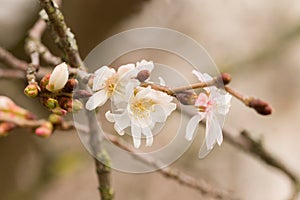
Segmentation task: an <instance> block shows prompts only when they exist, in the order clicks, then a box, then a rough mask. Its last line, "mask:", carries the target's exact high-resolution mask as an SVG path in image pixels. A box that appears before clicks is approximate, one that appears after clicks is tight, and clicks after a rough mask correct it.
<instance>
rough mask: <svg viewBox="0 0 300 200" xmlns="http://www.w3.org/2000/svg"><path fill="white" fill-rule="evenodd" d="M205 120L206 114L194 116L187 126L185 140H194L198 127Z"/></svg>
mask: <svg viewBox="0 0 300 200" xmlns="http://www.w3.org/2000/svg"><path fill="white" fill-rule="evenodd" d="M203 118H204V114H200V113H199V114H197V115H195V116H193V117H192V118H191V119H190V121H189V122H188V124H187V126H186V132H185V138H186V139H187V140H189V141H190V140H192V138H193V135H194V133H195V131H196V128H197V126H198V125H199V122H200V121H201V120H202V119H203Z"/></svg>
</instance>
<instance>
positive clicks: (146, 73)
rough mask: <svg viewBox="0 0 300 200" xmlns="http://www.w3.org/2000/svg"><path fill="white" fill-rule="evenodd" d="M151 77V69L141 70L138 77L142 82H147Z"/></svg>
mask: <svg viewBox="0 0 300 200" xmlns="http://www.w3.org/2000/svg"><path fill="white" fill-rule="evenodd" d="M149 77H150V71H149V70H146V69H145V70H142V71H140V72H139V73H138V74H137V76H136V78H137V79H138V80H139V81H140V82H145V81H146V80H147V79H148V78H149Z"/></svg>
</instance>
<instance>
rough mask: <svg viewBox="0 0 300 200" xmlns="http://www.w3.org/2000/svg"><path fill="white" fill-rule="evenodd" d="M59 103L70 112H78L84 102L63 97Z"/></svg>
mask: <svg viewBox="0 0 300 200" xmlns="http://www.w3.org/2000/svg"><path fill="white" fill-rule="evenodd" d="M59 105H60V106H61V107H62V108H63V109H65V110H67V111H68V112H73V111H74V112H76V111H79V110H81V109H82V108H83V104H82V103H81V101H79V100H78V99H71V98H67V97H63V98H61V99H60V100H59Z"/></svg>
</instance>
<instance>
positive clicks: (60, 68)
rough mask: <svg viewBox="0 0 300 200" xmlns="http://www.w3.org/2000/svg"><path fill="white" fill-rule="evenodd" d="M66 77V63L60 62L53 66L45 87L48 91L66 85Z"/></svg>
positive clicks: (67, 73) (67, 77)
mask: <svg viewBox="0 0 300 200" xmlns="http://www.w3.org/2000/svg"><path fill="white" fill-rule="evenodd" d="M68 79H69V71H68V65H67V64H66V63H61V64H59V65H57V66H56V67H55V68H54V70H53V72H52V73H51V75H50V79H49V83H48V85H47V87H46V88H47V90H49V91H56V90H60V89H62V88H63V87H64V86H65V85H66V83H67V81H68Z"/></svg>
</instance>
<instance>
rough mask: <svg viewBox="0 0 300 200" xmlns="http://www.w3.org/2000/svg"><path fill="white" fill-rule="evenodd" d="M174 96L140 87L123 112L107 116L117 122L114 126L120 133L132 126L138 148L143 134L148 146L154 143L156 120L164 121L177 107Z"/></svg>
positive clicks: (108, 113)
mask: <svg viewBox="0 0 300 200" xmlns="http://www.w3.org/2000/svg"><path fill="white" fill-rule="evenodd" d="M172 100H173V97H171V96H169V95H167V94H165V93H163V92H159V91H156V90H153V89H151V88H150V87H147V88H142V87H138V88H137V89H136V90H135V91H134V93H133V95H132V96H131V98H130V99H129V103H128V105H127V108H126V109H125V110H124V112H123V113H121V114H112V113H111V112H110V111H108V112H107V113H106V115H105V116H106V118H107V120H108V121H110V122H115V124H114V128H115V130H116V131H117V132H118V133H119V134H120V135H123V134H124V129H126V128H127V127H129V126H130V127H131V134H132V137H133V143H134V146H135V147H136V148H138V147H139V146H140V145H141V137H142V134H143V135H144V136H146V146H151V145H152V143H153V135H152V130H151V129H152V128H153V127H154V126H155V124H156V122H164V121H166V119H167V117H168V116H169V115H170V114H171V112H172V111H174V110H175V109H176V104H175V103H171V101H172Z"/></svg>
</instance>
